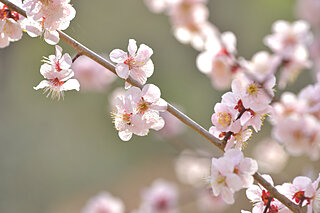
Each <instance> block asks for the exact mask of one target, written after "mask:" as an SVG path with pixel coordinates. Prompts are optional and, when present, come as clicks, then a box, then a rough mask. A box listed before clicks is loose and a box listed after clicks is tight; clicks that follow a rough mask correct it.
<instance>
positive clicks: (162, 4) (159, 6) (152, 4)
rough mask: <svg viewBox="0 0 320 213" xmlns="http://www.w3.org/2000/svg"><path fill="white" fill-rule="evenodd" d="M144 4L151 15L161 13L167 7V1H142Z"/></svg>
mask: <svg viewBox="0 0 320 213" xmlns="http://www.w3.org/2000/svg"><path fill="white" fill-rule="evenodd" d="M144 2H145V4H146V5H147V7H148V8H149V10H151V12H153V13H162V12H163V11H164V10H165V9H167V7H168V3H169V2H168V0H144Z"/></svg>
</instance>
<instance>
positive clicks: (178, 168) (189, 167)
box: [175, 150, 210, 186]
mask: <svg viewBox="0 0 320 213" xmlns="http://www.w3.org/2000/svg"><path fill="white" fill-rule="evenodd" d="M203 155H204V153H203V151H202V152H201V151H200V150H199V151H198V150H197V151H191V150H184V151H182V152H181V153H180V155H179V156H178V158H177V159H176V160H175V172H176V175H177V177H178V179H179V181H180V182H182V183H184V184H189V185H193V186H197V185H201V183H203V179H204V178H205V177H207V176H209V175H210V159H209V157H203Z"/></svg>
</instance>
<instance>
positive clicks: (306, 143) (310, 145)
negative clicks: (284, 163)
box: [272, 114, 320, 160]
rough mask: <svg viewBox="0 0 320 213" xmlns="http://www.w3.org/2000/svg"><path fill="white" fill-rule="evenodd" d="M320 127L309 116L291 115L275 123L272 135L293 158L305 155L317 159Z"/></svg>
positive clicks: (319, 146)
mask: <svg viewBox="0 0 320 213" xmlns="http://www.w3.org/2000/svg"><path fill="white" fill-rule="evenodd" d="M319 133H320V125H319V122H318V121H317V120H316V119H315V118H314V117H313V116H311V115H308V114H307V115H304V116H299V115H291V116H287V117H284V118H282V119H281V120H279V121H277V122H276V124H275V126H274V128H273V130H272V134H273V137H274V138H275V139H277V141H278V142H279V143H280V144H283V145H284V146H285V148H286V150H287V151H288V152H289V153H290V154H291V155H293V156H299V155H302V154H307V155H308V156H309V157H310V158H311V159H312V160H316V159H318V158H319V149H320V144H319V141H320V135H319Z"/></svg>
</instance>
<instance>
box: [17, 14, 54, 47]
mask: <svg viewBox="0 0 320 213" xmlns="http://www.w3.org/2000/svg"><path fill="white" fill-rule="evenodd" d="M43 20H44V19H43V18H42V19H40V20H37V21H35V20H33V19H31V18H27V19H24V20H23V21H22V24H21V25H22V27H23V29H24V30H25V31H26V32H27V33H28V35H29V36H31V37H38V36H43V38H44V40H45V42H47V43H48V44H50V45H56V44H57V43H59V41H60V38H59V33H58V31H56V30H52V31H50V30H47V29H45V28H44V27H43Z"/></svg>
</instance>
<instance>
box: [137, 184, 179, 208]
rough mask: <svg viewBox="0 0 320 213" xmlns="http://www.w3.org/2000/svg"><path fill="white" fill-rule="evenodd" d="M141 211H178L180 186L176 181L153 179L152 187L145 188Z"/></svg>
mask: <svg viewBox="0 0 320 213" xmlns="http://www.w3.org/2000/svg"><path fill="white" fill-rule="evenodd" d="M141 197H142V203H141V205H140V209H139V212H141V213H142V212H143V213H177V212H178V198H179V192H178V188H177V186H176V185H175V184H174V183H170V182H168V181H165V180H163V179H157V180H155V181H153V183H152V185H151V187H149V188H147V189H145V190H143V192H142V196H141Z"/></svg>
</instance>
